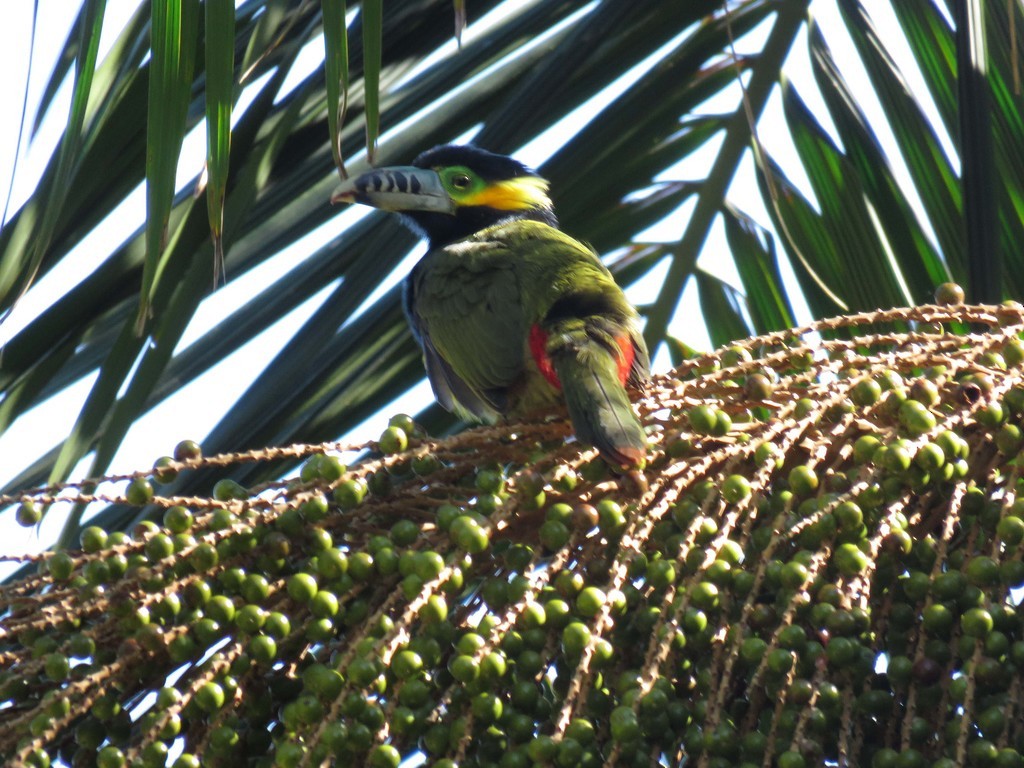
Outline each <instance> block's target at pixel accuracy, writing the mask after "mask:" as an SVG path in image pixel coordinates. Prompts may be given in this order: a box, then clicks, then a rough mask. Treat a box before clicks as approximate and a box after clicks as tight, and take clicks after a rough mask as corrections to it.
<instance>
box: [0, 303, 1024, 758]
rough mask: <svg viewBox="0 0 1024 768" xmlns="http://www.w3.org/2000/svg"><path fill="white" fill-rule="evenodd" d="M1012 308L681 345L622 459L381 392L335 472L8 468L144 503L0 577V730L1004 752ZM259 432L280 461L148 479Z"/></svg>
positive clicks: (1012, 465) (647, 748)
mask: <svg viewBox="0 0 1024 768" xmlns="http://www.w3.org/2000/svg"><path fill="white" fill-rule="evenodd" d="M1022 323H1024V311H1022V309H1021V308H1020V307H1019V306H1017V305H1014V306H1000V307H971V306H939V305H936V306H927V307H920V308H915V309H902V310H894V311H888V312H875V313H868V314H862V315H856V316H851V317H844V318H839V319H835V320H830V321H823V322H819V323H815V324H813V325H811V326H808V327H806V328H802V329H798V330H796V331H791V332H787V333H776V334H771V335H769V336H764V337H760V338H755V339H751V340H749V341H746V342H744V343H740V344H737V345H735V346H732V347H730V348H728V349H725V350H722V351H720V352H718V353H715V354H710V355H705V356H701V357H698V358H695V359H692V360H689V361H687V362H685V363H684V364H683V365H681V366H680V367H679V368H678V369H676V370H675V371H673V372H672V373H671V374H669V375H666V376H661V377H659V378H656V380H655V381H654V383H653V385H652V387H651V389H650V390H649V391H648V392H647V393H646V395H645V396H644V397H643V399H642V400H641V401H640V402H639V403H638V408H639V410H640V412H641V415H642V417H643V421H644V423H645V424H647V425H648V429H649V432H650V440H651V444H652V447H651V455H650V460H649V461H648V464H647V467H646V469H645V470H644V476H643V477H642V478H638V477H616V476H615V475H613V474H611V473H610V472H609V470H608V469H607V467H606V466H605V465H604V464H603V463H602V462H601V461H600V460H599V459H598V458H597V457H596V454H595V453H594V452H593V451H589V450H584V449H581V447H580V446H579V445H577V444H575V443H574V442H573V441H572V440H571V438H568V437H567V436H568V435H569V429H568V425H567V424H566V422H565V420H564V418H560V417H554V418H546V419H545V418H538V419H536V420H534V421H530V422H526V423H518V424H508V425H502V426H499V427H494V428H485V429H475V430H470V431H468V432H464V433H462V434H460V435H458V436H455V437H452V438H449V439H445V440H432V439H430V438H428V437H426V436H424V435H423V434H422V433H421V431H420V430H419V429H418V428H417V426H416V425H415V424H414V423H412V420H411V419H409V418H408V417H395V418H394V419H393V420H392V424H391V426H390V427H389V428H388V429H387V430H386V431H385V432H384V434H383V435H381V437H380V440H379V441H378V442H376V443H374V444H371V445H368V446H362V447H363V448H366V449H369V452H364V453H363V454H362V455H360V456H359V457H358V461H354V462H353V461H350V463H351V464H352V466H348V467H346V466H345V465H344V464H343V463H342V460H341V458H339V456H338V455H336V454H335V453H332V452H330V451H328V452H323V449H322V448H321V447H318V446H298V447H293V448H290V449H282V450H279V451H266V452H257V453H250V454H243V455H237V456H228V457H224V456H221V457H213V458H210V459H207V458H203V457H201V456H199V455H198V453H197V452H196V451H195V450H194V448H195V447H194V446H185V447H184V448H183V449H182V450H181V451H180V452H179V453H178V455H177V456H176V457H175V458H172V459H165V460H162V461H160V462H158V466H157V468H156V469H154V470H151V471H149V472H142V473H139V474H138V475H136V476H132V477H129V478H123V479H122V480H121V482H122V485H121V486H119V487H122V488H124V490H123V492H122V493H119V494H114V495H113V496H110V495H108V496H107V497H104V498H99V497H98V496H97V495H96V493H95V492H94V491H92V490H91V489H92V488H93V486H91V485H90V486H67V487H62V488H49V489H42V490H39V491H36V492H28V493H26V494H24V495H23V496H21V497H19V499H18V500H17V501H19V502H20V504H21V507H20V509H19V512H18V514H19V516H20V517H21V518H22V519H23V520H24V521H25V522H29V523H31V522H32V521H33V520H34V518H35V516H36V515H37V511H38V509H40V508H42V507H43V506H45V505H47V504H51V503H54V502H55V500H57V499H74V500H78V501H81V502H88V503H92V504H95V503H100V502H102V501H118V502H122V503H134V504H138V505H140V506H144V505H148V506H146V507H145V508H148V509H153V510H157V515H156V517H155V518H154V520H155V522H152V523H147V524H143V525H139V526H138V527H137V528H136V529H135V530H134V531H132V532H130V533H121V532H110V533H107V532H104V531H102V530H100V529H98V528H87V529H86V530H85V531H84V532H83V535H82V540H81V549H80V550H78V551H64V552H56V553H46V554H43V555H38V556H26V557H25V558H24V560H25V561H26V562H30V563H34V564H35V565H36V566H38V572H36V573H34V574H33V575H27V576H24V577H23V578H19V579H17V580H13V581H10V582H9V583H7V584H5V585H4V586H3V587H2V588H0V610H2V614H0V665H2V671H0V754H2V755H6V756H9V759H11V760H13V761H15V762H17V763H18V764H25V765H30V766H45V765H50V764H53V763H55V762H56V761H57V760H58V759H60V760H63V761H64V762H65V763H67V764H70V765H73V766H86V765H88V766H92V765H97V766H101V768H117V767H118V766H123V765H132V766H163V765H165V764H171V765H174V766H179V767H181V768H185V767H187V766H195V765H204V766H238V765H245V764H248V765H266V766H270V765H273V766H282V768H284V767H291V766H306V765H324V764H336V765H368V766H373V767H374V768H394V767H395V766H398V765H399V764H400V763H401V762H402V761H403V760H404V759H406V758H409V757H411V756H417V755H418V756H419V758H418V759H420V760H424V761H425V762H426V764H427V765H430V766H435V767H436V768H453V767H454V766H499V767H500V768H525V767H526V766H531V765H540V766H566V767H568V766H599V765H612V766H650V765H681V764H685V765H687V766H691V765H692V766H708V767H709V768H710V767H718V766H770V765H776V766H779V768H802V767H803V766H815V765H826V764H827V765H837V764H838V765H847V766H872V767H873V768H894V767H898V768H917V767H918V766H920V767H921V768H928V767H930V768H945V767H947V766H979V767H991V768H1011V767H1012V766H1021V765H1024V761H1022V754H1024V691H1022V674H1021V670H1022V669H1024V609H1022V608H1021V605H1020V603H1021V600H1020V596H1021V592H1020V588H1021V586H1022V584H1024V561H1022V558H1021V552H1022V543H1024V496H1022V497H1021V498H1018V494H1019V493H1021V490H1022V489H1024V478H1022V476H1021V467H1020V456H1021V448H1022V445H1024V436H1022V432H1021V421H1022V414H1024V368H1022V365H1024V344H1022V342H1021V339H1020V333H1021V331H1022V328H1024V325H1022ZM282 456H304V457H305V463H304V464H303V465H302V468H301V472H300V473H299V474H298V476H296V477H292V478H288V479H285V480H282V481H281V482H276V483H269V484H266V485H263V486H260V487H257V488H242V487H241V486H239V485H238V484H237V483H235V482H233V481H230V480H227V479H225V480H222V481H221V482H219V483H218V484H217V486H216V487H215V488H214V489H213V490H212V492H211V493H210V494H209V495H208V496H206V497H189V498H177V497H173V496H162V495H161V494H160V483H161V482H162V481H166V480H167V479H169V478H170V477H171V476H173V475H174V474H175V473H184V472H189V471H191V470H192V469H194V468H196V467H199V466H220V467H226V468H230V465H231V463H232V462H234V461H242V460H245V461H257V460H261V459H268V460H269V459H275V460H277V459H280V458H281V457H282ZM348 456H349V455H348V454H345V455H344V456H343V457H342V458H348ZM225 471H226V470H225ZM100 487H102V486H100ZM3 501H6V502H11V501H13V500H12V499H5V500H3ZM1015 590H1016V591H1015Z"/></svg>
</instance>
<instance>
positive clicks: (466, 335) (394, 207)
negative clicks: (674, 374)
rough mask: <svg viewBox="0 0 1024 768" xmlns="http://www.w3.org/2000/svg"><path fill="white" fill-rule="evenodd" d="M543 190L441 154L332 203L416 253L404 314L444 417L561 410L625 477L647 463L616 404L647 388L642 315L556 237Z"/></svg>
mask: <svg viewBox="0 0 1024 768" xmlns="http://www.w3.org/2000/svg"><path fill="white" fill-rule="evenodd" d="M548 189H549V183H548V181H547V180H546V179H544V178H542V177H541V176H539V175H538V174H537V173H536V172H535V171H533V170H531V169H530V168H528V167H527V166H526V165H524V164H523V163H521V162H519V161H518V160H515V159H513V158H512V157H508V156H505V155H500V154H495V153H493V152H489V151H487V150H485V149H482V148H479V147H475V146H472V145H452V144H448V145H442V146H437V147H434V148H433V149H429V150H427V151H425V152H423V153H422V154H420V155H419V156H418V157H416V158H415V159H414V160H413V161H412V165H409V166H392V167H384V168H376V169H373V170H370V171H367V172H365V173H363V174H361V175H358V176H354V177H350V178H348V179H347V180H345V181H343V182H342V183H341V184H340V185H339V186H338V187H337V188H336V189H335V190H334V193H333V195H332V196H331V202H332V203H350V204H351V203H359V204H363V205H368V206H372V207H375V208H378V209H381V210H384V211H391V212H395V213H397V214H399V216H400V218H401V220H402V222H403V223H404V224H405V225H407V226H408V227H409V228H410V229H412V230H413V231H414V232H415V233H417V234H418V235H420V236H421V237H423V238H425V239H426V240H427V244H428V249H427V252H426V254H425V255H424V256H423V257H422V258H421V259H420V260H419V261H418V262H417V264H416V265H415V266H414V267H413V269H412V270H411V271H410V273H409V275H408V276H407V277H406V279H405V282H404V285H403V305H404V310H405V314H406V316H407V318H408V320H409V324H410V327H411V330H412V333H413V335H414V337H415V338H416V341H417V342H418V343H419V346H420V348H421V349H422V353H423V360H424V365H425V367H426V372H427V377H428V378H429V380H430V384H431V387H432V389H433V392H434V396H435V397H436V399H437V401H438V402H439V403H440V404H441V405H442V406H443V407H444V408H446V409H447V410H449V411H452V412H454V413H455V414H456V415H458V416H460V417H461V418H464V419H467V420H472V421H479V422H484V423H491V424H493V423H496V422H497V421H499V420H500V419H502V418H504V419H506V420H508V419H514V418H517V417H523V416H527V415H530V414H532V413H535V412H537V411H539V410H542V409H545V408H550V407H552V406H555V405H558V404H559V403H560V402H564V404H565V407H566V409H567V410H568V414H569V418H570V421H571V422H572V425H573V431H574V433H575V435H576V438H577V440H579V441H581V442H582V443H585V444H588V445H590V446H593V447H594V448H596V449H597V450H598V453H599V454H600V456H601V457H602V458H603V459H604V460H605V461H606V462H607V463H608V464H609V465H610V466H611V467H613V468H614V469H615V470H617V471H620V472H622V473H629V472H634V471H635V470H637V469H642V468H643V467H644V465H645V460H646V454H647V437H646V434H645V432H644V429H643V426H642V425H641V422H640V420H639V418H638V417H637V415H636V413H635V412H634V410H633V407H632V404H631V402H630V398H629V395H628V392H627V387H635V388H642V387H643V386H644V385H645V384H646V382H647V380H648V379H649V376H650V372H649V371H650V360H649V356H648V352H647V347H646V345H645V343H644V338H643V335H642V333H641V326H640V316H639V314H638V313H637V310H636V309H635V308H634V307H633V305H632V304H631V303H630V302H629V300H628V299H627V298H626V296H625V294H624V293H623V291H622V289H621V288H620V287H619V285H618V284H617V283H616V282H615V278H614V277H613V276H612V274H611V272H610V271H609V270H608V268H607V267H606V266H605V265H604V264H603V263H602V261H601V259H600V257H599V256H598V254H597V253H596V252H595V251H594V250H593V249H591V248H590V247H588V246H586V245H584V244H583V243H581V242H580V241H579V240H576V239H574V238H573V237H570V236H569V235H567V234H566V233H564V232H562V231H561V230H560V229H559V225H558V219H557V217H556V216H555V211H554V207H553V204H552V201H551V199H550V198H549V196H548Z"/></svg>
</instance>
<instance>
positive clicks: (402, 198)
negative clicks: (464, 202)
mask: <svg viewBox="0 0 1024 768" xmlns="http://www.w3.org/2000/svg"><path fill="white" fill-rule="evenodd" d="M331 202H332V203H362V204H363V205H372V206H373V207H374V208H380V209H381V210H384V211H436V212H438V213H449V214H454V213H455V203H454V201H453V200H452V199H451V197H450V196H449V195H448V193H447V192H446V191H445V189H444V187H443V186H442V184H441V177H440V176H438V175H437V174H436V173H434V171H430V170H427V169H425V168H416V167H415V166H411V165H409V166H395V167H392V168H377V169H375V170H372V171H367V172H366V173H364V174H362V175H361V176H356V177H354V178H351V179H347V180H345V181H343V182H342V183H341V184H339V185H338V186H337V187H336V188H335V190H334V194H332V195H331Z"/></svg>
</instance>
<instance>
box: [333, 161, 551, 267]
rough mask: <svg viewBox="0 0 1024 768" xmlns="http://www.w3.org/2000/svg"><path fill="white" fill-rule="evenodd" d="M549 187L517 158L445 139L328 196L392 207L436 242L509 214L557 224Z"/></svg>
mask: <svg viewBox="0 0 1024 768" xmlns="http://www.w3.org/2000/svg"><path fill="white" fill-rule="evenodd" d="M547 189H548V183H547V181H545V180H544V179H542V178H541V177H540V176H538V175H537V174H536V173H535V172H534V171H532V170H531V169H529V168H527V167H526V166H525V165H523V164H522V163H520V162H519V161H518V160H514V159H513V158H511V157H506V156H505V155H497V154H495V153H493V152H488V151H487V150H485V149H480V148H479V147H471V146H457V145H454V144H447V145H444V146H439V147H434V148H433V149H429V150H427V151H426V152H423V153H422V154H420V155H419V156H418V157H417V158H416V159H415V160H414V161H413V164H412V165H411V166H404V167H389V168H377V169H375V170H373V171H369V172H367V173H364V174H363V175H361V176H359V177H357V178H355V179H350V180H348V181H346V182H344V183H343V184H342V185H341V186H340V187H339V188H338V190H337V191H336V192H335V195H334V197H333V198H332V199H333V200H334V201H335V202H349V203H363V204H365V205H373V206H375V207H377V208H382V209H384V210H389V211H395V212H397V213H399V214H401V216H402V220H403V221H404V223H405V224H407V225H408V226H409V227H410V228H412V229H414V230H415V231H417V232H418V233H420V234H422V235H423V236H424V237H426V238H427V239H428V240H429V241H430V245H431V247H434V248H436V247H441V246H444V245H447V244H449V243H453V242H455V241H457V240H461V239H463V238H465V237H468V236H469V235H472V234H473V233H475V232H479V231H480V230H482V229H485V228H486V227H489V226H492V225H494V224H498V223H499V222H502V221H507V220H511V219H534V220H537V221H543V222H545V223H548V224H550V225H552V226H557V220H556V219H555V214H554V211H553V210H552V207H551V200H550V199H549V198H548V195H547Z"/></svg>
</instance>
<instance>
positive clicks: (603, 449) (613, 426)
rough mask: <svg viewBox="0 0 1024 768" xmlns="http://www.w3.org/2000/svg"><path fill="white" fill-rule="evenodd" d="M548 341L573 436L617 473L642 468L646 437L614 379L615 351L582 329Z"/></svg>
mask: <svg viewBox="0 0 1024 768" xmlns="http://www.w3.org/2000/svg"><path fill="white" fill-rule="evenodd" d="M551 339H552V341H553V342H554V343H553V344H552V345H551V352H550V354H551V362H552V365H553V366H554V369H555V372H556V373H557V374H558V378H559V381H560V382H561V385H562V392H563V395H564V396H565V403H566V406H567V407H568V409H569V417H570V418H571V419H572V424H573V429H574V430H575V432H576V436H577V437H578V438H579V439H580V440H582V441H583V442H586V443H589V444H590V445H593V446H594V447H595V448H597V450H598V451H600V453H601V455H602V456H603V457H604V458H605V460H607V461H608V462H609V463H610V464H612V465H614V466H616V467H619V468H622V469H633V468H636V467H642V466H643V464H644V458H645V456H646V454H647V436H646V435H645V434H644V430H643V427H642V426H641V425H640V421H639V419H638V418H637V416H636V414H635V413H634V412H633V406H632V404H631V403H630V402H629V396H628V394H627V393H626V388H625V386H624V385H623V384H622V383H621V382H620V379H619V366H618V362H619V361H618V355H619V354H620V353H619V350H618V347H617V345H607V344H604V343H602V341H599V340H598V339H595V338H593V337H592V336H590V335H589V334H588V333H586V331H585V329H576V330H575V331H570V332H568V333H566V332H565V331H564V330H563V333H562V334H561V335H560V338H559V337H558V336H557V335H556V334H552V336H551Z"/></svg>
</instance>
